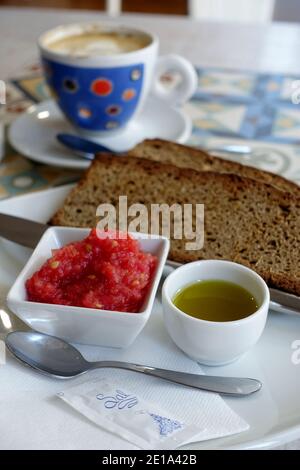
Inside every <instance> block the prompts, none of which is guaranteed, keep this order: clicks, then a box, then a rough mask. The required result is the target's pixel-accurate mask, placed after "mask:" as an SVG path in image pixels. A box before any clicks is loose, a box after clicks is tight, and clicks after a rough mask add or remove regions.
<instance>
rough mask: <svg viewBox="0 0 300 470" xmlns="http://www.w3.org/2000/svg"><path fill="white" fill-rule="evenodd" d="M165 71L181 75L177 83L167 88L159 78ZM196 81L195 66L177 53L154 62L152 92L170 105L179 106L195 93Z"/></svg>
mask: <svg viewBox="0 0 300 470" xmlns="http://www.w3.org/2000/svg"><path fill="white" fill-rule="evenodd" d="M167 72H171V73H172V72H175V73H177V74H179V75H180V76H181V79H180V80H179V83H178V85H175V86H174V87H172V88H171V89H169V90H168V88H167V87H166V86H164V84H163V83H162V81H161V80H160V79H161V77H162V75H164V74H166V73H167ZM197 81H198V78H197V73H196V70H195V68H194V67H193V65H192V64H191V63H190V62H189V61H188V60H186V59H185V58H184V57H182V56H180V55H177V54H170V55H167V56H162V57H159V58H158V60H157V62H156V68H155V73H154V83H153V87H152V94H154V95H155V96H156V97H158V98H159V99H161V100H163V101H166V102H167V103H169V104H170V105H173V106H174V105H175V106H179V105H182V104H183V103H185V102H186V101H187V100H188V99H189V98H190V97H191V96H192V95H193V94H194V93H195V91H196V88H197Z"/></svg>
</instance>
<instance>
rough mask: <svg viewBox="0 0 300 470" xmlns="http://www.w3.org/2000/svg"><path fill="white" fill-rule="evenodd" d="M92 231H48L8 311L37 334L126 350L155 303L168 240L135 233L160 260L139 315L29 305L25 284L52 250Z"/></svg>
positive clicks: (14, 291) (19, 279)
mask: <svg viewBox="0 0 300 470" xmlns="http://www.w3.org/2000/svg"><path fill="white" fill-rule="evenodd" d="M89 232H90V230H89V229H80V228H70V227H51V228H49V229H48V230H47V231H46V232H45V233H44V235H43V236H42V238H41V240H40V241H39V243H38V245H37V247H36V248H35V250H34V251H33V253H32V255H31V257H30V258H29V260H28V262H27V263H26V265H25V266H24V268H23V269H22V271H21V273H20V274H19V276H18V277H17V279H16V281H15V282H14V284H13V286H12V288H11V289H10V291H9V293H8V297H7V304H8V306H9V308H10V309H11V310H12V311H13V312H14V313H15V314H16V315H17V316H18V317H19V318H21V320H23V321H24V322H25V323H26V324H27V325H28V326H30V327H31V328H33V329H34V330H37V331H40V332H41V333H45V334H48V335H52V336H56V337H58V338H62V339H65V340H66V341H70V342H72V343H81V344H90V345H97V346H108V347H114V348H125V347H128V346H130V344H132V343H133V341H134V340H135V338H136V337H137V335H138V334H139V333H140V332H141V331H142V329H143V328H144V326H145V325H146V323H147V321H148V319H149V316H150V313H151V310H152V307H153V302H154V299H155V294H156V291H157V288H158V284H159V281H160V278H161V275H162V271H163V267H164V265H165V262H166V259H167V256H168V251H169V240H168V239H167V238H165V237H160V236H155V235H145V234H140V233H133V234H132V236H133V237H134V238H136V239H138V240H139V242H140V247H141V249H142V250H143V251H145V252H147V253H152V254H153V255H155V256H157V259H158V264H157V267H156V270H155V274H154V276H153V279H152V281H151V286H150V287H149V290H148V293H147V296H146V298H145V301H144V303H143V306H142V309H141V311H140V312H139V313H127V312H115V311H114V312H111V311H107V310H101V309H93V308H81V307H72V306H67V305H53V304H45V303H38V302H29V301H28V300H27V299H26V289H25V282H26V280H27V279H29V278H30V277H31V276H32V275H33V273H34V272H35V271H37V270H38V269H39V268H40V267H41V266H42V264H43V263H44V262H45V261H46V260H47V259H49V258H50V257H51V255H52V250H53V249H58V248H61V247H62V246H65V245H66V244H68V243H71V242H76V241H80V240H83V239H84V238H85V237H87V235H88V234H89Z"/></svg>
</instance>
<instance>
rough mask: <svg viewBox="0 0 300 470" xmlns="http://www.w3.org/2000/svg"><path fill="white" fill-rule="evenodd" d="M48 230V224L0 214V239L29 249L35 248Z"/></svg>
mask: <svg viewBox="0 0 300 470" xmlns="http://www.w3.org/2000/svg"><path fill="white" fill-rule="evenodd" d="M48 228H49V226H48V225H47V224H41V223H39V222H34V221H33V220H28V219H23V218H22V217H16V216H14V215H9V214H0V237H3V238H6V239H7V240H10V241H12V242H15V243H19V244H20V245H23V246H26V247H28V248H35V247H36V245H37V244H38V242H39V240H40V238H41V236H42V235H43V233H44V232H45V231H46V230H47V229H48Z"/></svg>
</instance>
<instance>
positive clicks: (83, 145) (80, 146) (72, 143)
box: [56, 133, 118, 160]
mask: <svg viewBox="0 0 300 470" xmlns="http://www.w3.org/2000/svg"><path fill="white" fill-rule="evenodd" d="M56 138H57V140H58V141H59V142H60V143H61V144H63V145H64V146H65V147H68V148H69V149H71V150H74V151H75V152H76V153H78V155H79V156H80V157H82V158H86V159H87V160H93V158H94V157H95V154H96V153H103V152H104V153H113V154H116V153H118V152H115V151H114V150H112V149H110V148H108V147H105V146H104V145H101V144H97V143H96V142H93V141H92V140H88V139H84V138H83V137H79V136H78V135H74V134H66V133H60V134H57V136H56Z"/></svg>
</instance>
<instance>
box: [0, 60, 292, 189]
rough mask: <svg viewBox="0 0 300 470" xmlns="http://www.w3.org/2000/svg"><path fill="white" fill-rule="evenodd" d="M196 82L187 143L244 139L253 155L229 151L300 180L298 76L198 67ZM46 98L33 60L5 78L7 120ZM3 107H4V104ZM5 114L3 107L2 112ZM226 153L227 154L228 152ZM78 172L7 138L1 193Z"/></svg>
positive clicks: (189, 107)
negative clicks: (24, 151)
mask: <svg viewBox="0 0 300 470" xmlns="http://www.w3.org/2000/svg"><path fill="white" fill-rule="evenodd" d="M197 72H198V77H199V84H198V89H197V92H196V93H195V95H194V97H193V99H192V100H190V101H189V102H188V103H187V104H186V105H185V112H186V113H188V114H189V115H190V116H191V118H192V120H193V133H192V136H191V138H190V140H189V142H188V143H189V144H191V145H195V146H201V145H206V146H210V147H216V146H219V145H223V144H228V143H245V141H247V144H249V145H251V147H253V152H252V154H251V156H247V157H245V156H236V155H235V156H231V158H232V159H235V160H236V159H240V160H241V161H242V162H244V163H247V164H250V165H254V166H257V167H260V168H263V169H266V170H269V171H274V172H276V173H279V174H281V175H283V176H286V177H287V178H290V179H293V180H294V181H297V182H299V183H300V145H299V144H300V105H299V103H300V77H297V76H285V75H280V74H276V75H274V74H257V73H253V72H244V71H239V72H237V71H230V70H221V69H212V68H210V69H207V68H205V69H204V68H198V69H197ZM47 98H49V94H48V90H47V86H46V85H45V82H44V80H43V78H42V74H41V70H40V67H39V66H38V65H36V64H33V65H31V66H30V67H29V68H28V73H27V74H26V75H24V76H23V77H21V78H18V79H12V80H11V81H10V82H9V83H8V84H7V94H6V100H7V104H6V109H5V115H4V117H2V122H3V121H4V122H5V126H6V130H7V126H8V125H9V124H10V123H11V122H12V120H13V119H15V118H16V116H17V115H19V114H20V113H21V112H23V111H25V110H26V108H27V107H29V106H30V105H32V104H33V103H35V102H39V101H41V100H44V99H47ZM2 112H3V110H2ZM3 114H4V113H3ZM227 158H228V157H227ZM79 175H80V172H78V171H75V170H74V171H71V170H64V169H61V168H55V167H50V166H45V165H41V164H36V163H33V162H32V161H30V160H29V159H27V158H25V157H23V156H21V155H19V154H17V153H16V152H15V151H14V150H13V149H12V148H11V147H10V146H9V144H8V143H7V142H5V148H4V157H3V159H2V161H1V162H0V198H6V197H9V196H13V195H17V194H20V193H24V192H27V191H34V190H40V189H44V188H46V187H50V186H55V185H59V184H64V183H69V182H71V181H75V180H76V179H78V177H79Z"/></svg>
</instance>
